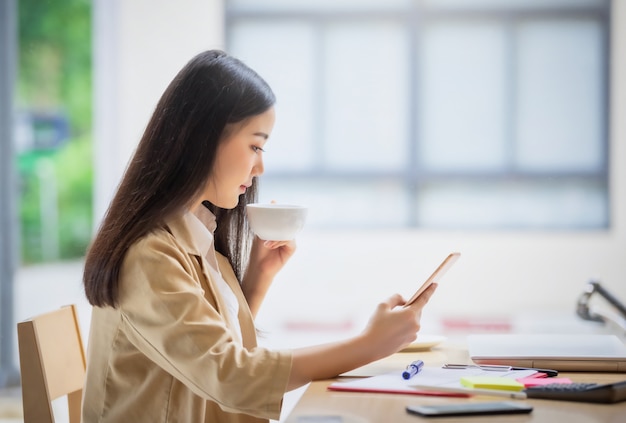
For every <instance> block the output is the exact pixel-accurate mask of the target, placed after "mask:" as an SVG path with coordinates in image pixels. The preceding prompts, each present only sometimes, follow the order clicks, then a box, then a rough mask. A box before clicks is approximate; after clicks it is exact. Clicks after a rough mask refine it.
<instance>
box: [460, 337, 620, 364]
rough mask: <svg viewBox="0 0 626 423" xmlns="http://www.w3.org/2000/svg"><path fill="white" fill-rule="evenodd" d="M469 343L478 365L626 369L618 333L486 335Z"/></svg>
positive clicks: (473, 359)
mask: <svg viewBox="0 0 626 423" xmlns="http://www.w3.org/2000/svg"><path fill="white" fill-rule="evenodd" d="M467 345H468V351H469V356H470V358H471V359H472V361H474V363H476V364H497V365H506V366H516V367H535V368H545V369H554V370H559V371H585V372H626V346H625V345H624V343H623V342H622V341H621V340H620V339H619V338H618V337H617V336H615V335H608V334H607V335H555V334H483V335H469V336H468V337H467Z"/></svg>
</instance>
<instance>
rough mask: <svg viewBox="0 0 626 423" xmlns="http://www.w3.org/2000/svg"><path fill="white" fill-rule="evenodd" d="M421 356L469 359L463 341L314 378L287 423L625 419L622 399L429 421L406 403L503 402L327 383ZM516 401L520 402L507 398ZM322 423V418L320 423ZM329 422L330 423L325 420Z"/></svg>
mask: <svg viewBox="0 0 626 423" xmlns="http://www.w3.org/2000/svg"><path fill="white" fill-rule="evenodd" d="M418 358H419V359H422V360H424V362H425V363H426V365H427V366H428V365H438V366H440V365H443V364H445V363H471V361H470V360H469V357H468V354H467V349H466V348H465V347H464V346H463V345H462V344H454V343H445V344H443V345H442V347H439V348H436V349H433V350H431V351H427V352H402V353H398V354H394V355H393V356H391V357H388V358H386V359H384V360H380V361H378V362H375V363H372V364H370V365H368V366H365V367H363V368H361V369H357V370H356V371H355V372H351V373H349V374H348V375H346V376H342V377H340V378H338V379H333V380H324V381H317V382H313V383H311V384H310V385H309V387H308V388H307V390H306V391H305V392H304V394H303V395H302V397H301V398H300V400H299V401H298V403H297V404H296V406H295V407H294V409H293V410H292V412H291V414H290V415H289V416H288V418H287V420H286V422H287V423H301V422H309V421H311V422H312V420H307V419H301V418H300V417H304V416H340V417H341V420H339V419H337V421H341V422H342V423H364V422H373V423H378V422H380V423H388V422H392V423H402V422H407V423H415V422H419V421H433V422H439V423H450V422H466V423H470V422H483V421H490V422H511V423H512V422H520V423H521V422H523V423H531V422H546V423H623V422H626V402H621V403H617V404H592V403H577V402H571V401H552V400H539V399H535V400H531V399H528V400H524V402H525V403H527V404H530V405H532V406H533V407H534V410H533V411H532V412H531V413H530V414H520V415H508V416H505V415H498V416H474V417H456V418H451V417H439V418H436V419H432V418H431V419H428V418H423V417H418V416H415V415H410V414H408V413H407V412H406V411H405V408H406V406H407V405H419V404H449V403H453V402H454V403H456V402H479V401H503V400H506V399H503V398H501V397H490V396H482V395H477V396H473V397H470V398H454V397H434V396H417V395H398V394H376V393H357V392H335V391H329V390H327V389H326V388H327V386H328V385H329V384H331V383H332V382H335V381H337V380H345V381H347V380H350V378H352V377H358V376H372V375H376V374H382V373H386V372H389V371H397V370H398V369H403V368H404V366H406V364H407V363H409V362H411V361H413V360H415V359H418ZM559 376H560V377H569V378H570V379H572V380H573V381H574V382H599V383H608V382H616V381H620V380H626V373H566V372H561V373H559ZM511 401H518V400H511ZM322 421H323V422H324V423H326V421H324V420H320V422H322ZM328 422H329V423H330V422H333V423H334V421H333V420H332V419H329V420H328Z"/></svg>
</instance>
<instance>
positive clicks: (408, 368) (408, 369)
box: [402, 360, 424, 379]
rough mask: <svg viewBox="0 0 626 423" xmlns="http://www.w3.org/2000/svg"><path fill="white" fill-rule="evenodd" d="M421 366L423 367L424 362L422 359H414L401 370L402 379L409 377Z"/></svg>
mask: <svg viewBox="0 0 626 423" xmlns="http://www.w3.org/2000/svg"><path fill="white" fill-rule="evenodd" d="M422 367H424V362H423V361H422V360H415V361H414V362H412V363H411V364H409V365H408V366H406V370H405V371H403V372H402V379H411V378H412V377H413V376H415V375H416V374H418V373H419V372H420V370H422Z"/></svg>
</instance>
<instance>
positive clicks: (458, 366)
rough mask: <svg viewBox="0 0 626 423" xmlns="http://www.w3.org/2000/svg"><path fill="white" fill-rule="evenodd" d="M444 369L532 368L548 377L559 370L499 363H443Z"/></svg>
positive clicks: (556, 373)
mask: <svg viewBox="0 0 626 423" xmlns="http://www.w3.org/2000/svg"><path fill="white" fill-rule="evenodd" d="M443 368H444V369H468V368H479V369H482V370H486V371H496V372H506V371H510V370H534V371H536V372H539V373H545V374H546V375H547V376H548V377H554V376H558V375H559V372H558V371H557V370H552V369H539V368H536V367H518V366H506V365H501V364H444V366H443Z"/></svg>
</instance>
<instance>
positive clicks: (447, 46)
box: [417, 22, 507, 171]
mask: <svg viewBox="0 0 626 423" xmlns="http://www.w3.org/2000/svg"><path fill="white" fill-rule="evenodd" d="M421 37H422V41H423V44H422V53H423V56H422V59H421V64H422V66H421V72H420V76H421V82H420V84H419V91H420V93H419V95H420V100H421V101H420V107H419V119H418V125H419V133H420V144H419V148H418V155H419V157H418V158H417V160H418V161H419V162H421V163H422V164H423V165H424V167H425V168H426V169H427V170H457V171H458V170H470V169H482V170H489V169H501V168H503V166H504V165H505V158H506V150H505V145H506V144H505V142H504V140H505V138H506V134H505V131H506V129H505V128H506V126H505V125H506V123H507V115H506V111H507V110H506V106H505V88H506V86H505V83H506V80H505V76H506V67H505V53H506V45H505V34H504V29H503V27H502V26H501V25H499V24H496V23H489V22H483V23H459V22H449V23H444V24H437V25H431V26H429V27H428V28H427V29H426V30H425V31H424V33H423V35H421Z"/></svg>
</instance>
